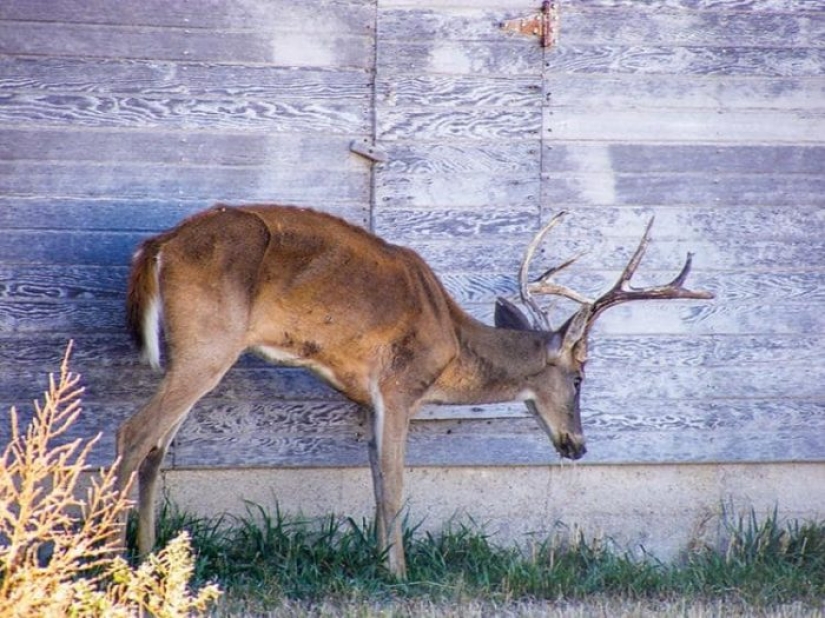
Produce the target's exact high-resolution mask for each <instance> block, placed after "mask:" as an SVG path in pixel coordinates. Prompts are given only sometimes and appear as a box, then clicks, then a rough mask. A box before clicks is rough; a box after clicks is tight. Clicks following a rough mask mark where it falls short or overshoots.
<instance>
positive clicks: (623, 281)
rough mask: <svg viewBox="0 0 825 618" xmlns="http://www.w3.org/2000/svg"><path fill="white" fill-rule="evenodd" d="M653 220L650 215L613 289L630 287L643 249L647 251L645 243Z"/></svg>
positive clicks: (648, 237)
mask: <svg viewBox="0 0 825 618" xmlns="http://www.w3.org/2000/svg"><path fill="white" fill-rule="evenodd" d="M655 220H656V217H650V221H648V222H647V227H645V233H644V234H642V240H640V241H639V246H638V247H636V251H635V252H634V253H633V257H631V258H630V261H629V262H628V263H627V266H625V267H624V270H623V271H622V275H621V277H619V281H618V282H617V283H616V285H615V286H614V289H616V288H618V289H622V290H624V289H627V288H629V287H630V279H631V278H632V277H633V275H634V274H635V273H636V269H637V268H638V267H639V264H640V263H641V261H642V258H643V257H644V255H645V251H647V245H648V243H650V230H651V229H653V222H654V221H655Z"/></svg>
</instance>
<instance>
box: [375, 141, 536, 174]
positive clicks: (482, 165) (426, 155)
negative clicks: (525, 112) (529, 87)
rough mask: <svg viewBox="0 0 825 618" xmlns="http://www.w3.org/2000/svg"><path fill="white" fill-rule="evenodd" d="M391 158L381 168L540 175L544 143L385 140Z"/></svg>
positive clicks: (408, 171)
mask: <svg viewBox="0 0 825 618" xmlns="http://www.w3.org/2000/svg"><path fill="white" fill-rule="evenodd" d="M381 145H382V147H383V148H384V149H385V150H386V151H387V156H388V161H387V162H386V163H385V164H383V165H382V166H381V168H379V170H378V172H379V178H380V177H383V175H384V174H385V173H388V174H398V175H404V174H406V175H423V176H440V175H445V174H447V175H450V176H451V177H455V176H457V175H459V174H477V173H483V174H488V175H490V176H495V177H497V178H501V177H506V176H510V175H512V176H516V177H523V178H536V177H538V174H539V170H540V158H541V157H540V152H541V148H540V143H539V142H536V141H534V140H506V141H504V140H495V141H492V142H485V141H472V142H464V141H449V140H447V141H445V140H438V141H433V142H430V141H418V142H416V141H396V140H394V141H385V142H382V143H381Z"/></svg>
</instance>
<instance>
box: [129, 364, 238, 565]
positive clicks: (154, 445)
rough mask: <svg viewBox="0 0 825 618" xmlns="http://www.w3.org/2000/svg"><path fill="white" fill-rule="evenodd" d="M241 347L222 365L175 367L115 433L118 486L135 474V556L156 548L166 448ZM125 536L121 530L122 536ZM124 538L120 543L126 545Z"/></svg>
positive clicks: (178, 365) (216, 382)
mask: <svg viewBox="0 0 825 618" xmlns="http://www.w3.org/2000/svg"><path fill="white" fill-rule="evenodd" d="M240 352H241V348H239V349H238V350H237V351H236V350H232V353H227V354H226V355H225V358H223V359H222V360H216V358H215V356H214V355H209V354H206V355H204V356H203V357H201V358H202V360H199V359H198V356H197V355H189V358H190V359H192V360H190V361H189V362H187V363H185V364H184V363H180V362H177V363H175V364H174V366H173V367H172V368H171V369H170V370H169V372H168V373H167V374H166V376H165V377H164V379H163V381H162V382H161V385H160V388H159V389H158V391H157V393H156V394H155V395H154V397H152V399H151V400H150V401H149V403H148V404H146V406H144V407H143V408H142V409H141V410H140V411H139V412H137V413H136V414H135V415H134V416H132V417H131V418H129V419H127V420H126V421H125V422H124V423H123V424H122V425H121V426H120V428H119V429H118V436H117V443H118V458H119V464H118V475H117V476H118V483H119V484H120V487H121V489H123V488H124V487H125V486H126V484H127V483H129V482H130V480H131V479H132V476H133V474H134V473H135V472H136V471H137V478H138V551H139V553H140V554H141V555H146V554H148V553H149V552H151V551H152V548H153V546H154V544H155V526H154V523H155V522H154V520H155V512H154V508H155V496H156V493H157V480H158V473H159V471H160V466H161V463H162V462H163V458H164V456H165V454H166V450H167V448H168V447H169V443H170V442H171V441H172V439H173V438H174V436H175V434H176V433H177V430H178V428H179V427H180V425H181V424H182V423H183V421H184V419H185V418H186V415H187V413H188V412H189V410H190V409H191V408H192V406H194V405H195V403H196V402H197V401H198V400H199V399H200V398H201V397H203V396H204V395H205V394H206V393H208V392H209V391H210V390H212V389H213V388H214V387H215V386H216V385H217V384H218V382H220V380H221V378H222V377H223V376H224V374H225V373H226V372H227V371H228V370H229V368H230V367H232V365H233V364H234V362H235V360H236V359H237V357H238V355H239V354H240ZM124 534H125V531H124ZM124 540H125V539H123V538H122V539H121V541H124Z"/></svg>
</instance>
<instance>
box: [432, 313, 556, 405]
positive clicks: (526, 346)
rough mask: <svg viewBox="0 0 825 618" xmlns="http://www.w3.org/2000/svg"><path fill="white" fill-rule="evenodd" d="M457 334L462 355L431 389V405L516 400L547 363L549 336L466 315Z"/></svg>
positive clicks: (462, 318) (460, 321)
mask: <svg viewBox="0 0 825 618" xmlns="http://www.w3.org/2000/svg"><path fill="white" fill-rule="evenodd" d="M456 334H457V340H458V348H459V349H458V353H457V354H456V356H455V358H454V359H453V360H452V362H451V363H450V365H449V366H448V367H447V368H446V369H445V370H444V372H443V373H442V374H441V376H440V377H439V379H438V380H437V382H436V384H435V385H434V387H433V389H431V396H428V397H427V400H428V401H430V402H433V403H452V404H483V403H501V402H505V401H513V400H516V399H519V398H521V397H523V393H524V391H525V390H526V388H527V381H528V379H529V378H530V377H531V376H534V375H536V374H538V373H540V372H541V371H542V370H543V369H544V367H545V366H546V364H547V337H546V335H545V334H544V333H541V332H536V331H516V330H509V329H503V328H494V327H492V326H488V325H486V324H482V323H481V322H478V321H477V320H474V319H473V318H471V317H469V316H466V315H465V316H461V319H459V320H457V328H456Z"/></svg>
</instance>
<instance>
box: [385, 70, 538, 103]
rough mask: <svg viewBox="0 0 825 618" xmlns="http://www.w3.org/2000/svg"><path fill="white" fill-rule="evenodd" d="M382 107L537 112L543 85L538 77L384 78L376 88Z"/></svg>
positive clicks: (416, 76) (437, 76) (420, 76)
mask: <svg viewBox="0 0 825 618" xmlns="http://www.w3.org/2000/svg"><path fill="white" fill-rule="evenodd" d="M375 89H376V94H377V101H378V104H379V105H380V106H383V105H387V106H392V107H417V108H425V109H431V108H434V107H448V108H451V109H452V108H460V107H465V106H476V105H483V106H485V107H508V108H516V109H518V108H533V107H535V106H536V105H537V104H539V102H540V98H541V90H542V84H541V79H540V78H539V77H538V76H536V77H499V78H490V77H487V76H476V75H401V76H395V75H391V74H389V75H386V76H384V75H380V76H379V79H378V80H377V82H376V85H375Z"/></svg>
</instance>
